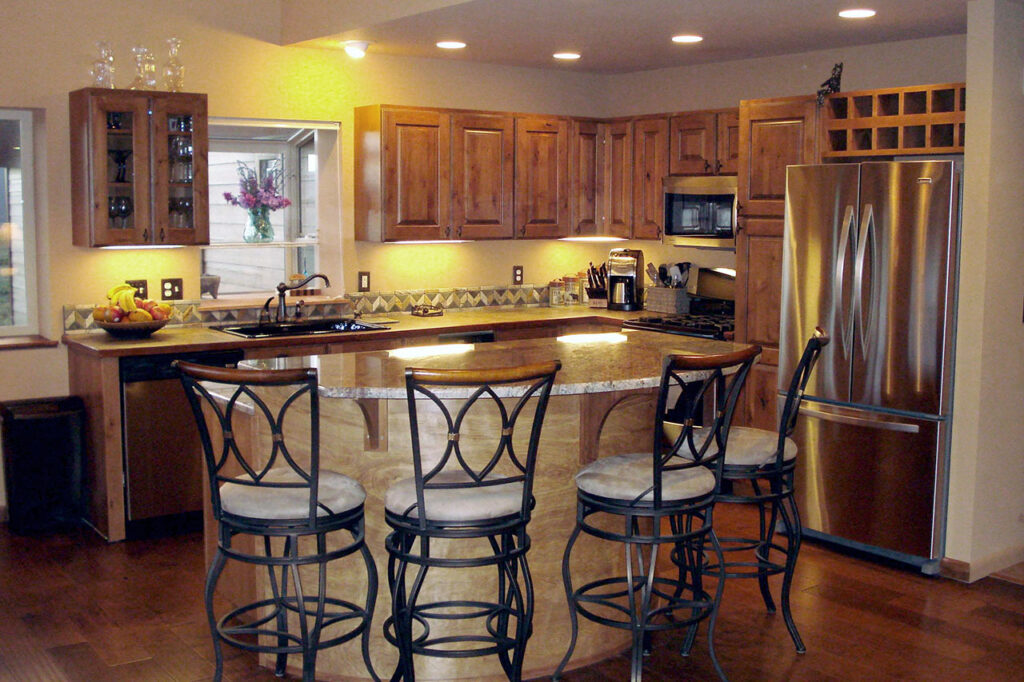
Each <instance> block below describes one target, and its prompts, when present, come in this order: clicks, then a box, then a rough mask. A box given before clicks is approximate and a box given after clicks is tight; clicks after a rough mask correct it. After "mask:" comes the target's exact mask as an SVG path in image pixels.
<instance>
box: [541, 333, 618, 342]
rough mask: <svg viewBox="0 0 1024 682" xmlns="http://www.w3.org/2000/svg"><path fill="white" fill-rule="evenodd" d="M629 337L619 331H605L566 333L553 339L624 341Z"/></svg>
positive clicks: (567, 340) (562, 340) (565, 340)
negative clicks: (599, 332)
mask: <svg viewBox="0 0 1024 682" xmlns="http://www.w3.org/2000/svg"><path fill="white" fill-rule="evenodd" d="M628 339H629V337H627V336H626V335H625V334H623V333H621V332H607V333H604V334H566V335H565V336H559V337H557V338H556V339H555V340H556V341H559V342H560V343H625V342H626V341H627V340H628Z"/></svg>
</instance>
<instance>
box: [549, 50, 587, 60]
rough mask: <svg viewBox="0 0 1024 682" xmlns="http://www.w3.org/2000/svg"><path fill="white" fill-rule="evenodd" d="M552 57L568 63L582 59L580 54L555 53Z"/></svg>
mask: <svg viewBox="0 0 1024 682" xmlns="http://www.w3.org/2000/svg"><path fill="white" fill-rule="evenodd" d="M551 56H552V57H554V58H555V59H564V60H566V61H571V60H574V59H579V58H580V53H579V52H556V53H554V54H553V55H551Z"/></svg>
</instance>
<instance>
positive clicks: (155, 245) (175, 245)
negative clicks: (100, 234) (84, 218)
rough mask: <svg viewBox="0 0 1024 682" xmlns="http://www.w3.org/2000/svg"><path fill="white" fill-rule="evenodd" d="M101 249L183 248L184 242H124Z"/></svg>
mask: <svg viewBox="0 0 1024 682" xmlns="http://www.w3.org/2000/svg"><path fill="white" fill-rule="evenodd" d="M99 248H101V249H107V250H108V251H124V250H126V249H135V250H139V249H150V250H152V249H183V248H185V245H184V244H125V245H118V246H101V247H99Z"/></svg>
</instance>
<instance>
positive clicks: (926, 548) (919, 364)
mask: <svg viewBox="0 0 1024 682" xmlns="http://www.w3.org/2000/svg"><path fill="white" fill-rule="evenodd" d="M958 198H959V172H958V166H957V164H956V162H954V161H905V162H872V163H860V164H856V163H852V164H830V165H816V166H790V167H789V169H788V173H787V177H786V212H785V238H784V247H783V249H784V250H783V266H782V270H783V284H782V311H781V312H782V327H781V330H780V349H779V350H780V354H779V390H780V393H781V392H783V391H785V390H786V389H787V388H788V386H787V385H788V382H789V379H790V376H791V375H792V372H793V368H794V367H795V366H796V363H797V362H798V360H799V358H800V353H801V351H802V350H803V346H804V344H805V343H806V340H807V339H808V338H809V337H810V335H811V333H812V332H813V330H814V327H815V326H821V327H822V328H824V329H825V330H826V331H827V332H828V334H829V336H831V337H832V342H831V343H830V344H829V345H828V346H826V347H825V349H824V350H823V352H822V355H821V358H820V360H819V363H818V365H817V367H816V369H815V371H814V373H813V375H812V376H811V379H810V383H808V385H807V390H806V393H805V401H804V403H803V408H802V409H801V417H800V419H799V421H798V425H797V431H796V434H795V438H796V440H797V444H798V446H799V448H800V454H799V460H798V465H797V484H796V485H797V487H796V496H797V503H798V505H799V509H800V513H801V518H802V520H803V523H804V527H805V529H806V530H807V534H808V535H809V536H811V537H815V536H822V537H823V538H825V539H829V540H834V541H837V542H839V543H841V544H846V545H849V546H852V547H854V548H858V549H863V550H867V551H870V552H875V553H878V554H882V555H885V556H889V557H891V558H895V559H898V560H902V561H907V562H910V563H913V564H916V565H919V566H920V567H921V569H922V570H924V571H926V572H929V573H930V572H934V571H936V570H937V568H938V559H939V558H941V555H942V550H943V535H944V525H945V509H946V471H947V460H948V440H949V438H948V435H949V428H950V413H951V399H952V373H953V372H952V359H953V340H954V331H955V325H954V319H953V316H954V313H955V291H956V263H957V254H956V247H957V235H958V233H959V229H958V226H959V219H958V210H959V208H958Z"/></svg>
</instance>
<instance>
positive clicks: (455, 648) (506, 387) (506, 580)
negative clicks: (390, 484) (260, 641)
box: [384, 360, 561, 682]
mask: <svg viewBox="0 0 1024 682" xmlns="http://www.w3.org/2000/svg"><path fill="white" fill-rule="evenodd" d="M560 368H561V362H559V361H557V360H556V361H552V362H544V363H537V364H531V365H523V366H519V367H507V368H497V369H488V370H443V369H417V368H409V369H407V370H406V372H405V378H406V395H407V399H408V405H409V422H410V430H411V435H412V441H411V446H412V455H413V457H412V459H413V469H414V482H415V497H414V498H413V499H411V500H410V502H411V503H410V504H409V505H408V506H407V507H405V508H404V509H402V510H401V511H398V510H395V509H392V508H391V505H390V504H389V505H387V508H386V510H385V520H386V522H387V524H388V525H389V526H390V527H391V528H392V532H391V533H390V534H389V535H388V537H387V539H386V542H385V546H386V548H387V551H388V585H389V587H390V590H391V600H392V613H391V616H390V617H389V618H387V619H386V620H385V622H384V636H385V638H386V639H387V640H388V641H389V642H390V643H391V644H393V645H395V646H396V647H397V648H398V651H399V663H398V666H397V668H396V670H395V673H394V675H393V677H392V680H406V681H407V682H411V681H412V680H414V679H415V669H414V659H413V656H414V655H425V656H435V657H441V658H469V657H477V656H488V655H497V656H498V660H499V662H500V664H501V666H502V669H503V670H504V672H505V674H506V675H507V677H508V678H509V679H510V680H514V681H518V680H520V679H521V677H522V666H523V656H524V654H525V649H526V643H527V640H528V639H529V637H530V635H531V634H532V620H533V610H534V595H533V581H532V578H531V575H530V569H529V565H528V563H527V560H526V555H527V551H528V550H529V549H530V536H529V535H528V534H527V532H526V528H527V524H528V523H529V521H530V515H531V511H532V509H533V506H534V498H533V473H534V468H535V465H536V460H537V448H538V445H539V443H540V434H541V427H542V425H543V421H544V415H545V413H546V410H547V404H548V399H549V397H550V393H551V388H552V385H553V384H554V380H555V374H556V373H557V372H558V370H559V369H560ZM514 384H519V386H518V387H516V386H513V385H514ZM524 384H525V388H524ZM460 389H461V390H460ZM467 391H468V395H467ZM456 397H459V398H460V399H462V398H464V400H463V402H462V403H461V404H460V406H459V409H458V410H457V411H456V412H455V414H454V415H453V414H452V411H450V410H449V409H448V406H446V405H445V404H444V402H443V401H444V400H450V399H453V398H456ZM502 397H505V398H515V402H514V404H513V405H512V408H511V409H508V407H507V406H506V404H505V403H503V401H502ZM481 401H488V403H486V404H490V403H491V402H493V404H495V405H496V408H497V411H498V414H500V417H501V423H502V429H501V434H500V438H499V440H498V444H497V446H496V448H495V451H494V453H493V455H491V456H490V458H489V460H488V461H487V462H486V464H485V465H484V466H483V467H482V468H480V469H475V468H473V467H472V466H471V465H470V464H469V463H468V462H467V461H466V459H465V458H464V457H463V452H462V450H461V448H460V443H459V441H460V428H461V427H462V425H463V423H464V422H465V420H466V417H467V415H469V414H470V413H471V411H472V410H473V409H474V408H475V407H479V406H480V405H481ZM533 401H535V402H536V406H535V408H534V412H533V419H532V423H531V425H530V436H529V441H528V446H527V451H526V453H525V456H522V455H520V454H518V453H517V452H516V449H515V447H514V445H513V440H512V439H513V434H514V429H515V427H516V423H517V420H518V418H519V417H520V416H521V415H522V414H523V411H524V409H525V408H526V407H527V406H528V405H529V404H530V403H531V402H533ZM424 402H428V403H429V404H431V405H433V406H436V408H437V409H438V410H439V412H440V414H441V415H442V416H443V418H444V421H445V422H446V424H447V429H448V436H447V441H446V445H445V448H444V452H442V453H441V455H440V458H439V459H438V460H437V462H436V463H435V464H433V465H431V466H429V467H425V466H424V453H423V451H422V449H421V439H420V426H419V419H418V417H419V414H420V411H421V409H420V406H419V405H418V403H424ZM503 459H505V460H507V461H508V462H511V464H512V466H513V467H514V469H513V471H517V472H518V473H516V474H513V475H511V476H499V475H496V474H495V468H496V467H497V466H498V465H499V463H501V461H502V460H503ZM453 462H454V464H452V463H453ZM453 470H454V471H455V473H456V474H457V475H458V476H460V477H464V479H465V480H462V481H454V480H452V479H445V478H444V476H443V475H442V474H443V472H446V471H447V472H449V473H450V472H452V471H453ZM439 475H440V478H438V477H439ZM509 485H521V486H522V493H521V495H520V496H519V500H518V503H517V504H516V505H515V509H514V510H510V513H506V514H502V515H499V516H496V517H494V518H462V519H459V520H453V519H448V520H445V519H444V518H439V516H441V517H443V516H444V514H443V513H440V511H441V509H440V505H439V503H433V504H432V500H431V496H432V495H436V494H438V493H441V494H444V492H445V491H462V492H463V493H466V492H471V491H472V490H473V489H477V490H483V489H488V488H490V489H492V490H497V487H498V486H509ZM434 499H435V500H438V499H439V498H437V497H435V498H434ZM434 504H437V505H438V506H437V507H436V508H435V507H434ZM435 509H436V511H435ZM420 510H425V513H421V512H420ZM469 538H478V539H486V540H487V542H488V544H489V546H490V550H491V553H490V554H488V555H483V556H472V557H455V558H452V557H439V556H433V555H431V551H430V548H431V541H432V540H434V539H447V540H451V539H456V540H457V539H469ZM417 544H418V548H417ZM410 566H415V567H417V570H416V575H415V577H413V579H412V581H411V583H410V582H409V581H408V580H407V575H406V574H407V571H408V569H409V567H410ZM479 566H496V567H497V571H498V595H497V599H496V601H494V602H484V601H474V600H459V599H450V600H444V601H435V602H431V603H426V604H420V603H417V600H418V596H419V593H420V591H421V588H422V587H423V584H424V580H425V578H426V575H427V572H428V570H429V569H431V568H456V569H457V568H468V567H479ZM451 610H456V611H459V612H456V613H452V612H450V611H451ZM479 618H482V619H483V620H484V629H485V632H486V634H462V635H443V634H442V635H441V636H433V635H432V632H431V627H430V622H431V621H432V620H437V621H442V622H443V621H457V620H469V619H479ZM513 621H514V624H515V626H514V630H513V634H511V635H510V633H509V630H510V627H511V624H512V622H513ZM414 623H415V624H416V625H417V626H418V627H419V628H421V629H422V631H421V632H420V633H418V634H416V635H415V636H414V634H413V629H414V627H413V626H414ZM467 643H468V644H469V645H471V646H472V648H463V647H464V645H466V644H467Z"/></svg>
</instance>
